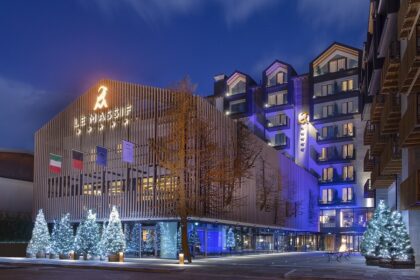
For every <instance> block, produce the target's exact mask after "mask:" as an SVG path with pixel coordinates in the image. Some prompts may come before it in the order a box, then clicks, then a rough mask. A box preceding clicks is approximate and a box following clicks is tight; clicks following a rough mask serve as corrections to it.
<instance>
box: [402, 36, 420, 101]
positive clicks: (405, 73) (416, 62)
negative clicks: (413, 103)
mask: <svg viewBox="0 0 420 280" xmlns="http://www.w3.org/2000/svg"><path fill="white" fill-rule="evenodd" d="M419 36H420V34H418V32H417V31H416V30H415V32H414V34H413V36H411V38H410V39H409V40H408V42H407V48H406V50H405V53H404V56H403V57H402V59H401V65H400V71H399V74H398V76H399V77H398V79H399V82H398V85H399V88H400V92H401V93H409V92H413V91H415V90H417V89H418V88H419V85H418V84H419V79H418V75H417V70H418V68H419V66H420V48H419V46H418V43H417V40H418V39H417V37H419Z"/></svg>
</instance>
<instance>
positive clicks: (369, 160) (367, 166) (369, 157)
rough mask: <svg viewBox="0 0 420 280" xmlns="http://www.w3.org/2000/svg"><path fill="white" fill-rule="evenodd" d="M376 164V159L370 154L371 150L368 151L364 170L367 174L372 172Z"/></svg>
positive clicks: (364, 161)
mask: <svg viewBox="0 0 420 280" xmlns="http://www.w3.org/2000/svg"><path fill="white" fill-rule="evenodd" d="M374 164H375V162H374V158H373V157H372V155H371V154H370V150H367V151H366V154H365V158H364V160H363V170H364V171H365V172H369V171H372V170H373V166H374Z"/></svg>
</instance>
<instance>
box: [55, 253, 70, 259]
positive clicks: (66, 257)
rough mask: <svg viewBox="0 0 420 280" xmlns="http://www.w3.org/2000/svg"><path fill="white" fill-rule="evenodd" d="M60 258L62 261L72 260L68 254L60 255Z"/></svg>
mask: <svg viewBox="0 0 420 280" xmlns="http://www.w3.org/2000/svg"><path fill="white" fill-rule="evenodd" d="M58 257H59V259H60V260H68V259H69V258H70V257H69V255H66V254H60V255H59V256H58Z"/></svg>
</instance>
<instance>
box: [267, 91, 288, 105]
mask: <svg viewBox="0 0 420 280" xmlns="http://www.w3.org/2000/svg"><path fill="white" fill-rule="evenodd" d="M284 104H287V91H286V90H284V91H280V92H274V93H270V94H269V95H268V105H270V106H275V105H284Z"/></svg>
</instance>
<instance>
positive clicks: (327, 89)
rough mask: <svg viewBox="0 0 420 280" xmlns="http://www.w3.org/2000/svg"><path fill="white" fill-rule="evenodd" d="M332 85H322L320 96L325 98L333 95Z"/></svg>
mask: <svg viewBox="0 0 420 280" xmlns="http://www.w3.org/2000/svg"><path fill="white" fill-rule="evenodd" d="M333 89H334V85H333V84H328V85H322V86H321V96H327V95H331V94H333V93H334V90H333Z"/></svg>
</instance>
